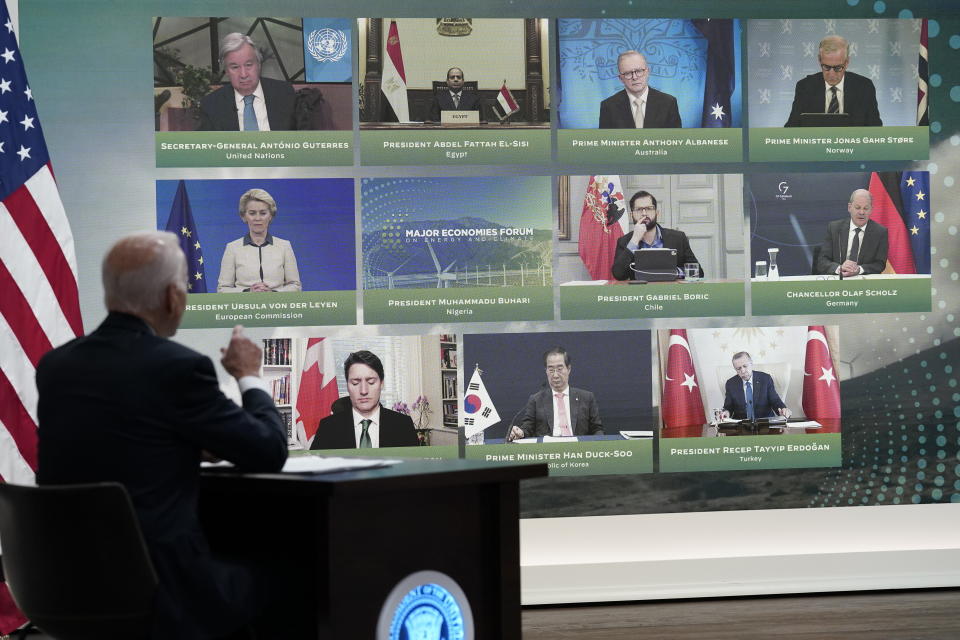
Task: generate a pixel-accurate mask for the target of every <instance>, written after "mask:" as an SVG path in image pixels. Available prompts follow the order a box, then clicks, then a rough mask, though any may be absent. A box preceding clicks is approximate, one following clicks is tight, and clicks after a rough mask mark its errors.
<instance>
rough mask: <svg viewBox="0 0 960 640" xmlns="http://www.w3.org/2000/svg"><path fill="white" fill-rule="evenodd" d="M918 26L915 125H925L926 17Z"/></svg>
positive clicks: (927, 74)
mask: <svg viewBox="0 0 960 640" xmlns="http://www.w3.org/2000/svg"><path fill="white" fill-rule="evenodd" d="M921 22H922V23H923V24H922V25H921V26H920V55H919V57H918V58H917V80H918V84H917V126H921V127H926V126H927V125H929V124H930V111H929V108H928V107H927V93H928V92H929V82H930V71H929V68H928V60H927V19H926V18H923V19H922V20H921Z"/></svg>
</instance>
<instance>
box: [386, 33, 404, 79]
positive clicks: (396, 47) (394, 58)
mask: <svg viewBox="0 0 960 640" xmlns="http://www.w3.org/2000/svg"><path fill="white" fill-rule="evenodd" d="M394 40H396V41H395V42H394ZM387 55H388V56H390V63H391V64H392V65H393V68H394V69H396V71H397V75H399V76H400V79H401V80H403V83H404V84H406V83H407V74H406V73H405V72H404V70H403V53H402V52H401V50H400V30H399V29H398V28H397V23H396V21H395V20H391V21H390V31H389V33H388V34H387Z"/></svg>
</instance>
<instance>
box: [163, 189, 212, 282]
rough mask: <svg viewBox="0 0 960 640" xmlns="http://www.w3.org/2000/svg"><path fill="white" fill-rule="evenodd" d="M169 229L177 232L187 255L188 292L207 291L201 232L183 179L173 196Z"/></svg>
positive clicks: (168, 221) (181, 246) (168, 219)
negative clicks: (194, 217)
mask: <svg viewBox="0 0 960 640" xmlns="http://www.w3.org/2000/svg"><path fill="white" fill-rule="evenodd" d="M166 228H167V231H170V232H171V233H175V234H177V237H178V238H180V248H181V249H183V254H184V255H185V256H187V292H188V293H206V292H207V277H206V274H205V273H204V268H203V251H202V249H201V248H200V234H199V233H197V224H196V223H195V222H194V221H193V213H192V212H191V211H190V198H189V197H188V196H187V185H186V184H184V182H183V180H181V181H180V184H179V185H177V193H176V195H175V196H174V197H173V205H172V206H171V207H170V217H169V218H167V227H166Z"/></svg>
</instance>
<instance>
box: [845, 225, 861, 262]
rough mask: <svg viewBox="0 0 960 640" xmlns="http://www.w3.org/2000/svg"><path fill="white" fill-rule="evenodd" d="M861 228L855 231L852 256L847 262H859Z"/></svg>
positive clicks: (848, 257)
mask: <svg viewBox="0 0 960 640" xmlns="http://www.w3.org/2000/svg"><path fill="white" fill-rule="evenodd" d="M860 231H861V229H860V227H857V228H855V229H854V230H853V244H851V245H850V254H849V255H848V256H847V260H853V261H854V262H856V261H857V258H858V257H860Z"/></svg>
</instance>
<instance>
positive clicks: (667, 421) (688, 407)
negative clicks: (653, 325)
mask: <svg viewBox="0 0 960 640" xmlns="http://www.w3.org/2000/svg"><path fill="white" fill-rule="evenodd" d="M660 405H661V410H662V411H663V437H664V438H697V437H700V436H701V435H703V425H704V424H706V422H707V420H706V414H705V413H704V411H703V400H702V399H701V398H700V383H699V382H698V376H697V370H696V368H695V367H694V366H693V354H692V353H691V352H690V344H689V343H688V342H687V330H686V329H671V330H670V342H669V343H668V344H667V370H666V373H665V374H664V380H663V396H662V398H661V402H660Z"/></svg>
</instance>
